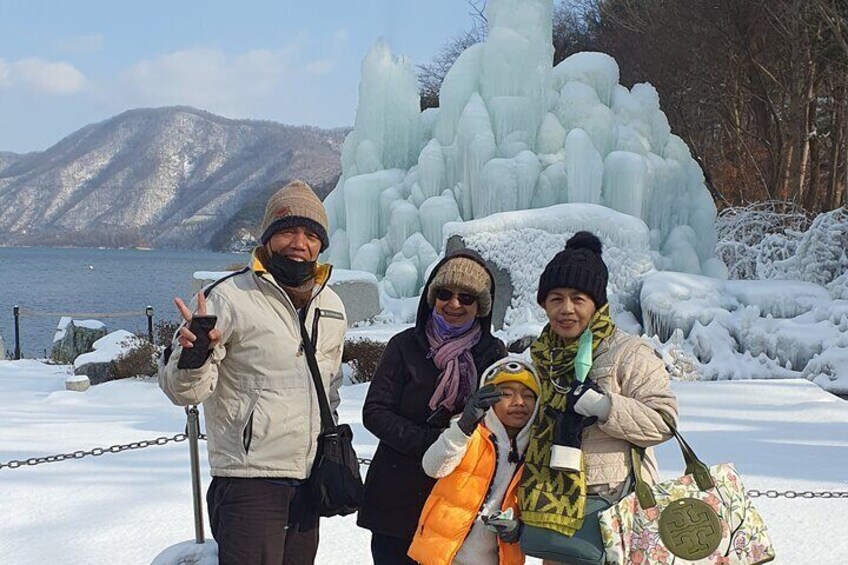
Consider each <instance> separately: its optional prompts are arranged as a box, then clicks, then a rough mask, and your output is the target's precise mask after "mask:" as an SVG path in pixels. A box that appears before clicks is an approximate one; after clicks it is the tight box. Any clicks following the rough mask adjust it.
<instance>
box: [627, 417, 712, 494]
mask: <svg viewBox="0 0 848 565" xmlns="http://www.w3.org/2000/svg"><path fill="white" fill-rule="evenodd" d="M660 416H661V417H662V419H663V421H664V422H665V423H666V425H667V426H668V427H669V429H670V430H671V433H672V434H674V438H675V439H676V440H677V444H678V445H679V446H680V451H681V452H682V453H683V460H684V461H685V462H686V474H687V475H692V477H693V478H694V479H695V484H697V485H698V489H699V490H701V491H708V490H710V489H712V488H715V481H714V480H713V478H712V476H711V475H710V468H709V467H707V466H706V465H705V464H704V462H703V461H701V460H700V459H699V458H698V456H697V455H695V452H694V451H693V450H692V448H691V447H689V444H688V443H686V440H685V439H683V436H682V435H681V434H680V432H679V431H678V430H677V426H675V425H674V420H673V419H672V418H671V417H670V416H668V415H667V414H665V413H662V412H660ZM631 456H632V457H633V474H634V476H635V477H636V488H635V491H636V498H637V499H638V500H639V506H641V507H642V508H643V509H646V508H653V507H654V506H656V505H657V500H656V497H654V492H653V490H652V489H651V487H650V486H649V485H648V483H647V482H645V480H644V479H643V478H642V451H641V450H640V449H637V448H635V447H634V448H631Z"/></svg>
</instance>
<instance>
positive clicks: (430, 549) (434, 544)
mask: <svg viewBox="0 0 848 565" xmlns="http://www.w3.org/2000/svg"><path fill="white" fill-rule="evenodd" d="M496 461H497V456H496V453H495V446H494V444H493V443H492V440H491V432H489V430H488V429H486V428H485V427H484V426H482V425H480V426H477V429H476V430H474V433H473V434H472V435H471V440H470V441H469V444H468V449H467V451H466V452H465V456H464V457H463V458H462V461H461V462H460V463H459V465H458V466H457V467H456V469H454V470H453V472H452V473H451V474H450V475H448V476H446V477H443V478H441V479H439V481H438V482H437V483H436V486H434V487H433V490H432V492H431V493H430V497H429V498H428V499H427V502H426V503H425V504H424V509H423V510H422V511H421V517H420V518H419V520H418V528H417V529H416V530H415V538H414V539H413V540H412V545H410V546H409V552H408V553H409V556H410V557H411V558H412V559H415V560H416V561H418V562H419V563H421V564H422V565H448V564H450V563H451V562H452V561H453V559H454V557H455V556H456V554H457V552H458V551H459V548H460V547H462V544H463V542H464V541H465V538H466V537H467V536H468V533H469V532H470V531H471V528H472V526H473V525H474V521H475V520H476V519H477V512H479V510H480V508H481V507H482V506H483V503H484V502H485V501H486V495H487V494H488V492H489V485H490V484H491V482H492V479H493V478H494V476H495V465H496ZM522 470H523V466H520V467H518V469H517V470H516V473H515V475H514V476H513V477H512V480H511V481H510V484H509V487H508V488H507V491H506V495H505V496H504V500H503V504H502V505H501V509H502V510H506V509H507V508H512V511H513V513H514V515H515V516H516V517H517V516H518V497H517V492H518V484H519V483H520V479H521V471H522ZM498 561H499V563H500V564H501V565H513V564H516V565H517V564H521V563H524V554H523V553H521V547H520V545H519V544H517V543H504V542H503V541H502V540H501V539H500V538H498Z"/></svg>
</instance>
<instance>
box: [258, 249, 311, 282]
mask: <svg viewBox="0 0 848 565" xmlns="http://www.w3.org/2000/svg"><path fill="white" fill-rule="evenodd" d="M269 263H270V265H266V266H267V267H268V272H269V273H271V274H272V275H273V276H274V280H276V281H277V282H278V283H279V284H281V285H283V286H289V287H298V286H300V285H302V284H303V283H305V282H306V281H308V280H309V279H311V278H314V277H315V263H316V262H315V261H294V260H293V259H289V258H288V257H286V256H285V255H280V254H279V253H271V258H270V260H269Z"/></svg>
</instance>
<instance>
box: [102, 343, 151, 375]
mask: <svg viewBox="0 0 848 565" xmlns="http://www.w3.org/2000/svg"><path fill="white" fill-rule="evenodd" d="M121 345H122V346H123V347H124V348H125V349H124V351H123V352H122V353H121V354H120V355H119V356H118V357H117V359H115V360H114V361H113V362H112V366H111V368H110V373H111V375H110V377H111V378H110V379H109V380H117V379H129V378H133V377H141V376H144V377H151V376H153V375H155V374H156V370H157V366H156V359H157V357H158V355H159V348H158V347H156V346H155V345H153V344H152V343H150V342H149V341H147V339H146V336H136V337H135V339H127V340H125V341H123V342H121Z"/></svg>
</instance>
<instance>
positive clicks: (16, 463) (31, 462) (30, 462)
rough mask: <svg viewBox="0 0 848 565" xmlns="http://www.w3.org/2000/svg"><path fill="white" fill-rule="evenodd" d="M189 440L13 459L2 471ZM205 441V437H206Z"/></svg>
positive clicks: (160, 439)
mask: <svg viewBox="0 0 848 565" xmlns="http://www.w3.org/2000/svg"><path fill="white" fill-rule="evenodd" d="M187 439H188V435H187V434H185V433H181V434H176V435H174V436H171V437H164V436H163V437H158V438H156V439H147V440H141V441H134V442H132V443H125V444H119V445H112V446H110V447H95V448H94V449H91V450H89V451H74V452H72V453H60V454H58V455H48V456H47V457H30V458H29V459H21V460H19V459H12V460H11V461H9V462H7V463H0V469H18V468H20V467H32V466H35V465H41V464H42V463H55V462H57V461H66V460H68V459H82V458H83V457H88V456H89V455H91V456H93V457H100V456H101V455H103V454H105V453H121V452H122V451H129V450H132V449H144V448H145V447H151V446H154V445H166V444H168V443H170V442H172V441H173V442H177V443H179V442H181V441H185V440H187ZM204 439H205V436H204Z"/></svg>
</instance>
